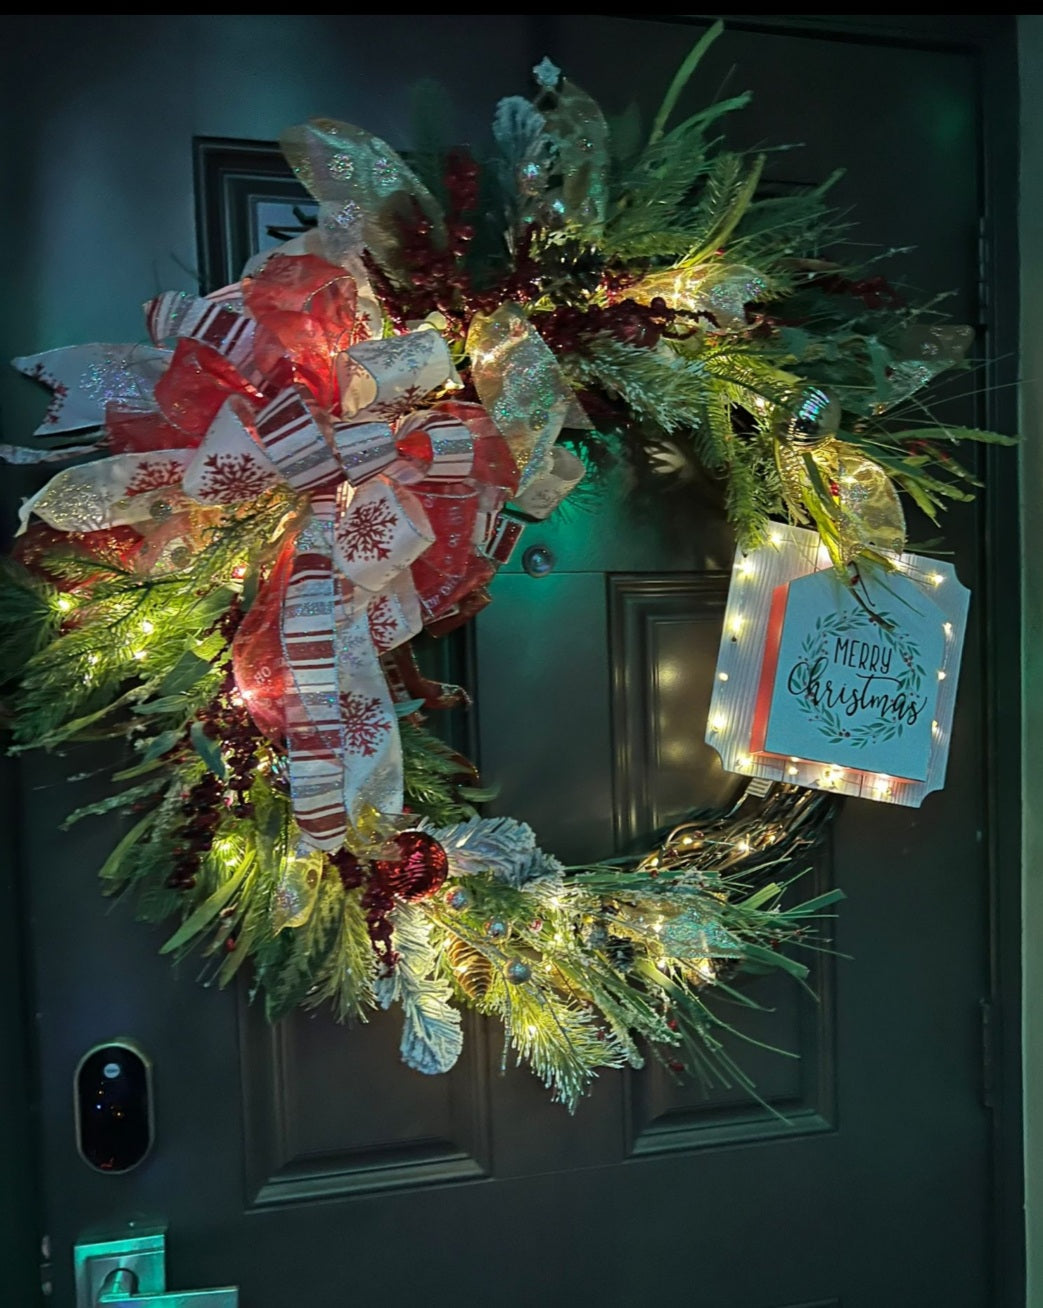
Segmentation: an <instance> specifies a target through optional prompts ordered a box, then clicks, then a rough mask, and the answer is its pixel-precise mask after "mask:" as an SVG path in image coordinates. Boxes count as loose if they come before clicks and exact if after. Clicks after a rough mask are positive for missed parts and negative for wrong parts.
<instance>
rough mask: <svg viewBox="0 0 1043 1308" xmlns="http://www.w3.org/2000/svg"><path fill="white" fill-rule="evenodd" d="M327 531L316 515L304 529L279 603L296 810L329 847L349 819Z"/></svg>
mask: <svg viewBox="0 0 1043 1308" xmlns="http://www.w3.org/2000/svg"><path fill="white" fill-rule="evenodd" d="M330 535H331V532H330V528H329V526H328V524H326V523H322V522H318V521H312V522H311V523H309V524H308V526H307V527H305V528H304V530H303V531H302V532H301V535H300V537H299V538H298V541H297V552H296V555H295V557H294V560H293V567H292V570H291V573H290V578H289V582H288V584H287V587H286V594H285V597H284V600H283V609H282V646H283V654H284V657H285V661H286V667H287V669H288V670H289V673H290V682H291V684H290V685H289V686H288V688H287V690H288V693H287V696H286V737H287V747H288V752H289V764H290V769H289V770H290V791H291V794H292V797H293V810H294V816H295V817H296V819H297V825H298V826H299V827H300V830H301V836H302V838H303V841H304V843H305V844H306V845H307V846H309V847H310V848H312V849H321V850H327V851H332V850H335V849H339V848H340V847H341V845H342V844H343V843H344V837H345V836H346V834H347V822H348V815H347V810H346V808H345V767H344V755H345V739H346V731H345V724H344V722H343V721H342V718H341V711H340V686H339V678H338V670H337V631H336V582H335V578H334V572H333V560H332V558H331V556H330Z"/></svg>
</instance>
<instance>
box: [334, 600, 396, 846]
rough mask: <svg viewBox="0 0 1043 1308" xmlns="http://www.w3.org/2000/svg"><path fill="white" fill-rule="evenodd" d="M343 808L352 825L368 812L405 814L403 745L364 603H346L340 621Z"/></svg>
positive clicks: (338, 638)
mask: <svg viewBox="0 0 1043 1308" xmlns="http://www.w3.org/2000/svg"><path fill="white" fill-rule="evenodd" d="M337 646H338V652H339V656H340V657H339V674H340V708H341V719H342V723H343V728H344V737H345V752H344V786H345V790H344V804H345V807H346V809H347V811H348V815H349V817H350V819H351V820H352V821H357V819H358V817H359V816H360V814H361V813H362V812H363V811H365V810H366V809H367V808H370V807H371V808H375V809H377V810H379V811H380V812H382V813H401V811H402V803H403V766H402V741H401V738H400V736H399V733H398V721H397V715H396V713H395V707H394V704H393V703H392V701H391V693H390V691H389V689H388V683H387V679H386V678H385V676H384V672H383V669H382V668H381V665H380V659H379V657H378V654H377V650H376V646H375V645H374V643H373V636H372V634H371V631H370V619H369V613H368V611H367V607H366V605H365V604H360V605H357V606H349V605H347V604H344V605H343V607H342V610H341V615H340V618H339V620H338V631H337Z"/></svg>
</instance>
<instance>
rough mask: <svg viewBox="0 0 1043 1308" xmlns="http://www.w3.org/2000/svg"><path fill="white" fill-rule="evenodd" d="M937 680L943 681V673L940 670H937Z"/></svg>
mask: <svg viewBox="0 0 1043 1308" xmlns="http://www.w3.org/2000/svg"><path fill="white" fill-rule="evenodd" d="M938 680H939V681H944V680H945V673H944V672H943V671H942V669H941V668H939V669H938Z"/></svg>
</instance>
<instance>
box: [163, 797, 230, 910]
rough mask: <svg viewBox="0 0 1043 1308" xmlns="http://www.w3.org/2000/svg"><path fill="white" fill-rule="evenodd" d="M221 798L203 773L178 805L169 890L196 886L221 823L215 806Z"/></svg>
mask: <svg viewBox="0 0 1043 1308" xmlns="http://www.w3.org/2000/svg"><path fill="white" fill-rule="evenodd" d="M222 794H223V790H222V787H221V783H220V781H219V780H218V779H217V777H215V776H214V774H213V773H212V772H207V773H206V775H205V776H204V777H203V778H202V779H201V780H199V781H197V782H196V784H195V785H194V786H193V787H192V788H191V790H189V792H188V794H187V795H186V796H185V798H184V800H183V801H182V803H181V812H182V813H183V814H184V817H185V822H184V825H183V826H182V828H181V833H180V836H179V838H178V842H177V844H175V846H174V859H175V862H174V870H173V871H172V872H171V874H170V876H169V877H167V885H168V886H169V887H170V888H171V890H191V889H192V887H193V886H194V885H195V884H196V873H197V872H198V871H199V864H200V863H201V862H202V859H203V856H204V854H207V853H208V852H209V850H210V847H211V846H212V845H213V843H214V835H215V833H216V831H217V827H218V826H219V824H220V822H221V815H220V813H219V812H218V805H219V804H220V802H221V797H222Z"/></svg>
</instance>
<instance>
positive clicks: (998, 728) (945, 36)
mask: <svg viewBox="0 0 1043 1308" xmlns="http://www.w3.org/2000/svg"><path fill="white" fill-rule="evenodd" d="M717 17H718V15H715V14H709V15H700V14H691V15H683V16H677V15H670V16H669V17H668V19H658V18H654V17H653V18H648V19H645V20H643V21H648V22H656V21H671V22H674V23H677V22H685V21H687V22H690V23H691V24H692V25H693V26H695V25H699V26H703V25H705V24H706V23H707V22H710V21H713V20H714V19H716V18H717ZM41 21H43V20H41ZM727 24H728V27H729V28H730V29H732V30H738V31H764V32H787V33H789V34H792V35H801V34H806V35H808V36H809V37H819V38H824V39H829V40H834V41H836V42H837V43H838V56H839V55H841V54H842V47H843V46H844V45H848V44H854V45H874V44H880V43H882V42H883V43H886V44H891V45H906V46H913V47H920V48H924V49H930V50H938V51H945V52H950V53H963V54H965V55H968V56H969V57H971V58H973V59H974V60H975V61H976V64H977V68H978V73H979V76H978V101H979V103H978V111H979V112H978V121H979V125H980V132H979V150H980V156H981V165H982V167H981V176H982V178H983V182H982V212H983V214H984V224H983V230H982V233H981V239H980V253H979V259H980V268H979V278H980V288H981V294H980V299H981V302H982V305H983V318H984V321H985V324H986V330H987V332H988V334H989V337H990V339H991V341H992V344H993V348H992V350H991V355H992V357H993V360H994V362H992V363H991V364H990V365H989V366H988V368H987V370H986V373H985V378H984V383H983V385H984V387H985V393H984V394H983V395H982V396H981V398H980V407H981V422H982V425H983V426H987V427H991V428H993V429H996V430H1000V431H1014V430H1016V424H1017V418H1018V413H1017V388H1016V382H1017V377H1018V346H1019V335H1018V246H1017V238H1018V228H1017V212H1018V210H1017V195H1018V162H1019V158H1018V152H1019V144H1018V121H1019V118H1018V115H1019V108H1018V76H1017V74H1018V62H1017V53H1018V52H1017V16H1016V15H995V16H990V15H982V14H974V15H969V16H966V17H955V16H947V17H944V18H939V17H935V16H931V15H916V14H914V15H904V16H903V15H885V16H880V17H876V16H865V15H863V16H855V17H846V16H843V15H835V14H832V15H831V14H824V15H803V16H777V17H776V16H772V15H729V16H728V17H727ZM540 25H541V23H540V19H539V18H536V17H534V18H533V48H536V46H537V45H539V43H540V42H539V37H540ZM191 146H192V143H191V141H190V140H189V141H186V142H185V149H186V150H190V149H191ZM983 473H984V479H985V489H984V491H983V492H982V509H981V511H982V514H983V517H984V521H985V522H986V523H987V524H988V531H987V532H986V533H985V537H986V538H985V540H984V541H983V543H982V547H981V548H982V558H981V562H982V572H981V575H982V582H983V584H982V596H983V599H984V600H985V602H986V609H985V621H984V623H983V629H982V636H981V642H982V648H981V655H982V661H983V667H984V669H985V685H984V687H983V709H984V713H985V722H986V742H987V767H986V776H987V784H988V792H987V796H986V805H987V813H988V816H989V824H988V827H989V844H988V849H987V863H988V885H987V888H986V891H985V893H986V895H987V903H986V912H987V921H988V930H989V957H990V974H989V978H988V983H989V992H988V994H986V995H984V996H983V997H982V1001H983V1008H982V1014H983V1024H982V1034H983V1096H984V1097H985V1099H986V1102H987V1103H988V1105H989V1107H990V1109H991V1112H992V1137H993V1139H992V1143H993V1162H992V1186H993V1194H992V1205H991V1208H992V1221H993V1231H992V1248H993V1297H992V1299H991V1303H992V1304H993V1305H995V1308H1021V1305H1023V1304H1024V1302H1025V1259H1024V1254H1025V1232H1024V1210H1023V1195H1024V1145H1023V1127H1022V1081H1021V1064H1022V1050H1021V876H1020V869H1021V798H1020V796H1021V695H1020V665H1019V657H1018V642H1017V641H1012V640H1010V639H1009V632H1010V630H1011V619H1012V617H1013V619H1014V623H1015V629H1017V630H1020V622H1021V614H1020V573H1021V566H1022V563H1021V558H1020V537H1019V521H1018V513H1017V506H1018V467H1017V458H1016V457H1015V456H1014V454H1013V453H1012V452H1011V451H1007V450H1002V449H995V448H993V447H987V448H986V451H985V457H984V460H983ZM1012 560H1014V561H1016V562H1014V563H1012ZM1000 614H1002V615H1003V619H1002V624H1001V621H1000V616H999V615H1000ZM14 767H15V764H14V763H13V762H12V761H11V760H10V759H8V758H6V757H5V758H3V761H2V764H0V779H2V780H3V781H5V782H6V783H7V784H6V785H4V786H3V787H2V794H3V798H2V799H0V821H4V824H5V828H6V830H7V832H8V833H9V837H8V855H9V859H8V866H7V867H6V868H5V869H4V872H3V875H0V1033H2V1035H3V1038H4V1043H5V1054H6V1059H5V1076H4V1088H5V1095H4V1101H5V1112H4V1113H3V1115H2V1118H0V1176H3V1177H5V1178H6V1184H5V1186H4V1187H3V1189H0V1267H3V1269H4V1277H5V1283H6V1285H7V1287H8V1288H9V1291H11V1292H13V1294H14V1296H15V1297H14V1301H15V1302H18V1303H24V1304H26V1305H30V1304H42V1303H43V1302H44V1299H43V1296H42V1293H41V1289H40V1282H41V1275H40V1268H41V1266H43V1269H44V1270H43V1279H45V1278H46V1264H45V1258H44V1253H45V1251H43V1250H42V1249H41V1244H40V1241H41V1239H42V1238H43V1232H42V1223H41V1213H42V1204H41V1196H40V1194H39V1175H38V1172H39V1169H38V1153H39V1141H40V1138H41V1135H40V1132H41V1129H42V1123H41V1122H40V1121H39V1113H38V1108H37V1105H38V1103H39V1095H38V1093H37V1089H36V1083H35V1078H36V1071H35V1069H36V1066H37V1058H36V1045H35V1042H36V1024H35V1019H34V1003H33V996H32V965H31V959H30V958H29V957H28V951H27V947H26V943H25V933H23V932H22V931H21V930H20V929H19V928H20V924H21V922H22V921H23V920H24V912H25V907H24V900H25V897H24V894H23V893H22V888H21V884H20V878H19V875H18V869H19V867H20V863H21V860H20V858H19V843H20V842H19V831H18V825H17V820H18V818H19V816H20V815H19V814H18V813H17V812H16V811H15V809H16V806H15V804H14V801H13V799H12V796H13V794H14V793H15V790H14V786H13V776H14ZM1015 869H1017V875H1015V872H1014V870H1015Z"/></svg>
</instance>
